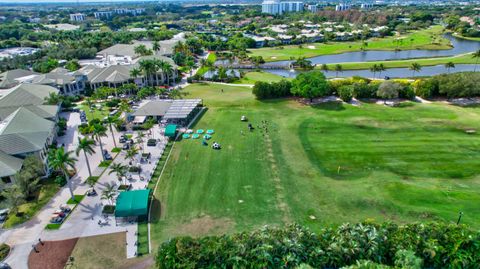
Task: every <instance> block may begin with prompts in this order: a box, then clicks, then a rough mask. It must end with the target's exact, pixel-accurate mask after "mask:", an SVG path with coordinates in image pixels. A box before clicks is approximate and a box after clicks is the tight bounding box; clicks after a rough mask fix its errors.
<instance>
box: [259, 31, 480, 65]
mask: <svg viewBox="0 0 480 269" xmlns="http://www.w3.org/2000/svg"><path fill="white" fill-rule="evenodd" d="M444 37H445V38H447V39H448V40H450V42H451V43H452V46H453V48H452V49H448V50H402V51H380V50H370V51H356V52H346V53H341V54H332V55H322V56H317V57H313V58H309V60H310V61H312V63H313V64H324V63H327V64H328V63H348V62H370V61H386V60H401V59H412V58H432V57H445V56H453V55H458V54H464V53H470V52H474V51H477V50H479V49H480V42H478V41H473V40H467V39H461V38H457V37H454V36H452V35H450V34H445V35H444ZM290 62H291V61H278V62H271V63H265V64H263V66H265V67H268V66H269V65H274V66H279V65H285V66H288V65H289V63H290Z"/></svg>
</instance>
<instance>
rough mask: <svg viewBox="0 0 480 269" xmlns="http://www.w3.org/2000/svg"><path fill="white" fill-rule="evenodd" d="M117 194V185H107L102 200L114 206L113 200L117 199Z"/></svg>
mask: <svg viewBox="0 0 480 269" xmlns="http://www.w3.org/2000/svg"><path fill="white" fill-rule="evenodd" d="M116 194H117V190H116V189H115V185H113V184H110V183H106V184H105V189H104V190H103V191H102V196H101V197H100V199H102V200H107V201H108V203H109V204H110V205H113V198H115V195H116Z"/></svg>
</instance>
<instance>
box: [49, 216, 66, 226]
mask: <svg viewBox="0 0 480 269" xmlns="http://www.w3.org/2000/svg"><path fill="white" fill-rule="evenodd" d="M62 222H63V218H62V217H60V216H52V217H51V218H50V223H53V224H57V223H62Z"/></svg>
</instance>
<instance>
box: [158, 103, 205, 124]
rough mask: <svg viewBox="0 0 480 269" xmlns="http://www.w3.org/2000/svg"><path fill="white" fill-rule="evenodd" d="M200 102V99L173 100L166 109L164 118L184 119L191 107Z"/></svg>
mask: <svg viewBox="0 0 480 269" xmlns="http://www.w3.org/2000/svg"><path fill="white" fill-rule="evenodd" d="M201 102H202V99H180V100H173V102H172V105H171V106H170V108H169V109H168V111H167V113H165V116H163V118H164V119H185V118H187V117H188V116H189V115H190V113H192V111H193V109H194V108H196V107H197V106H198V104H200V103H201Z"/></svg>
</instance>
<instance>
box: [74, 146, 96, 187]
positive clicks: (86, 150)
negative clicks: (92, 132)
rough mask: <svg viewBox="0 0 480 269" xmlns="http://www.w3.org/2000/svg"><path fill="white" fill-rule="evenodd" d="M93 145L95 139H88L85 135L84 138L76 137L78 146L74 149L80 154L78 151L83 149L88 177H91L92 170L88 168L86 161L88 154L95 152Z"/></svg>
mask: <svg viewBox="0 0 480 269" xmlns="http://www.w3.org/2000/svg"><path fill="white" fill-rule="evenodd" d="M93 145H95V141H93V140H92V139H88V138H87V137H84V138H80V137H79V138H78V146H77V149H76V150H75V153H76V154H77V157H78V155H80V151H83V154H84V155H85V160H86V162H87V168H88V175H89V178H90V177H92V170H91V169H90V162H89V161H88V156H87V154H88V155H92V154H93V153H95V150H94V149H93Z"/></svg>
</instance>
